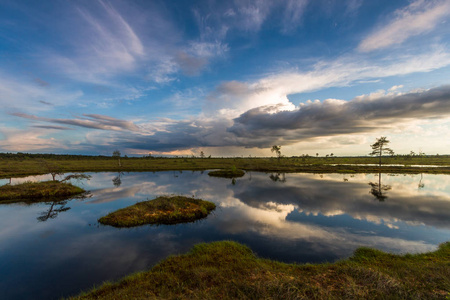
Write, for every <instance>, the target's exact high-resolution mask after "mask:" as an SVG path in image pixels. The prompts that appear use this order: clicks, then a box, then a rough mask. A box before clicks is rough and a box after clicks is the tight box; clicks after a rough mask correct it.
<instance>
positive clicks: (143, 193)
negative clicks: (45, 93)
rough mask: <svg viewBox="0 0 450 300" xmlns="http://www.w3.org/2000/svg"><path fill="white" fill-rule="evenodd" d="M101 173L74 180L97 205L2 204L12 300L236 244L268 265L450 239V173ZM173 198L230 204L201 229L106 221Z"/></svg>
mask: <svg viewBox="0 0 450 300" xmlns="http://www.w3.org/2000/svg"><path fill="white" fill-rule="evenodd" d="M89 175H92V179H91V180H89V181H85V182H78V183H77V182H74V184H77V185H79V186H81V187H83V188H84V189H86V190H89V191H90V194H89V195H88V197H86V198H81V199H80V198H75V199H69V200H67V201H63V202H58V203H52V202H45V203H37V204H26V203H15V204H1V205H0V298H1V299H59V298H60V297H63V296H70V295H74V294H78V293H79V292H80V291H81V290H88V289H90V288H91V287H92V286H93V285H100V284H101V283H102V282H103V281H106V280H110V281H114V280H118V279H120V278H121V277H123V276H125V275H128V274H131V273H134V272H137V271H142V270H147V269H149V268H151V267H152V266H153V265H155V264H156V263H157V262H159V261H160V260H162V259H164V258H165V257H167V256H168V255H171V254H180V253H186V252H187V251H189V249H190V248H191V247H192V246H193V245H195V244H197V243H200V242H211V241H218V240H234V241H238V242H240V243H243V244H245V245H247V246H249V247H250V248H251V249H252V250H253V251H254V252H255V253H257V254H258V255H259V256H260V257H264V258H270V259H275V260H278V261H284V262H297V263H307V262H309V263H318V262H333V261H336V260H338V259H342V258H346V257H348V256H350V255H351V254H352V252H353V251H354V250H355V249H356V248H358V247H360V246H369V247H374V248H377V249H381V250H384V251H389V252H392V253H404V252H409V253H417V252H425V251H432V250H435V249H436V248H437V245H438V244H440V243H442V242H445V241H450V176H449V175H430V174H424V175H420V174H417V175H398V174H353V175H349V174H277V173H257V172H248V173H247V174H246V175H245V176H244V177H242V178H239V179H236V180H231V179H225V178H216V177H210V176H208V175H207V172H191V171H183V172H181V171H177V172H156V173H151V172H142V173H138V172H134V173H89ZM50 178H51V177H48V176H38V177H36V178H24V179H12V180H11V182H12V184H14V183H18V182H21V181H25V180H43V179H50ZM6 183H9V180H0V185H1V184H6ZM168 194H177V195H185V196H195V197H197V198H201V199H204V200H209V201H212V202H214V203H216V205H217V206H218V208H217V209H216V210H215V211H214V212H213V213H212V214H211V215H209V216H208V217H207V218H206V219H203V220H201V221H198V222H195V223H189V224H178V225H167V226H151V225H146V226H142V227H137V228H128V229H117V228H113V227H110V226H103V225H100V224H98V222H97V219H98V218H100V217H102V216H104V215H106V214H107V213H109V212H112V211H114V210H116V209H119V208H122V207H126V206H129V205H131V204H134V203H136V202H139V201H143V200H147V199H153V198H155V197H157V196H160V195H168Z"/></svg>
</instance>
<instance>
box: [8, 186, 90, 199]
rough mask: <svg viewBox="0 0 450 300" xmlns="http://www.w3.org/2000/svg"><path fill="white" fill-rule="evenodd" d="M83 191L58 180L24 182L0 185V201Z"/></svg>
mask: <svg viewBox="0 0 450 300" xmlns="http://www.w3.org/2000/svg"><path fill="white" fill-rule="evenodd" d="M83 192H85V190H83V189H82V188H79V187H77V186H74V185H72V184H70V183H65V182H59V181H43V182H25V183H22V184H16V185H9V184H7V185H3V186H0V202H5V201H8V202H9V201H11V200H41V199H52V198H64V197H70V196H74V195H78V194H81V193H83Z"/></svg>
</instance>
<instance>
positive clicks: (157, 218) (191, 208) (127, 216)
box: [98, 196, 216, 227]
mask: <svg viewBox="0 0 450 300" xmlns="http://www.w3.org/2000/svg"><path fill="white" fill-rule="evenodd" d="M215 208H216V205H215V204H214V203H212V202H209V201H204V200H199V199H194V198H189V197H184V196H173V197H165V196H163V197H158V198H156V199H154V200H150V201H144V202H139V203H136V204H135V205H132V206H129V207H126V208H122V209H119V210H117V211H115V212H112V213H110V214H108V215H107V216H105V217H102V218H100V219H99V220H98V221H99V222H100V223H102V224H104V225H111V226H114V227H132V226H139V225H144V224H176V223H184V222H193V221H195V220H198V219H201V218H205V217H206V216H208V214H209V213H210V212H211V211H212V210H214V209H215Z"/></svg>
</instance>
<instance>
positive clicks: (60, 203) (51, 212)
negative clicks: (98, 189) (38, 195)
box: [36, 192, 92, 222]
mask: <svg viewBox="0 0 450 300" xmlns="http://www.w3.org/2000/svg"><path fill="white" fill-rule="evenodd" d="M91 197H92V194H91V193H90V192H85V193H83V194H81V195H78V196H75V197H73V198H70V199H66V200H57V199H56V200H54V201H51V202H44V203H45V204H47V205H50V207H49V208H48V210H46V211H43V212H41V213H40V216H39V217H37V218H36V219H37V220H38V221H39V222H45V221H47V220H48V219H55V218H56V217H57V216H58V214H59V213H61V212H64V211H68V210H69V209H70V207H67V206H66V205H67V203H68V202H69V201H71V200H74V199H78V200H80V201H83V200H84V199H86V198H91Z"/></svg>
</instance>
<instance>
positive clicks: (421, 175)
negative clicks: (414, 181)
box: [417, 173, 425, 190]
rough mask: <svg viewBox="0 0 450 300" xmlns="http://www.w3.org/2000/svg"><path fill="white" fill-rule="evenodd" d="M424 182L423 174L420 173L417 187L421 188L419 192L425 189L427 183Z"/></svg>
mask: <svg viewBox="0 0 450 300" xmlns="http://www.w3.org/2000/svg"><path fill="white" fill-rule="evenodd" d="M422 180H423V174H422V173H420V180H419V184H418V185H417V186H418V187H419V190H420V189H423V188H424V187H425V183H423V182H422Z"/></svg>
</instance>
